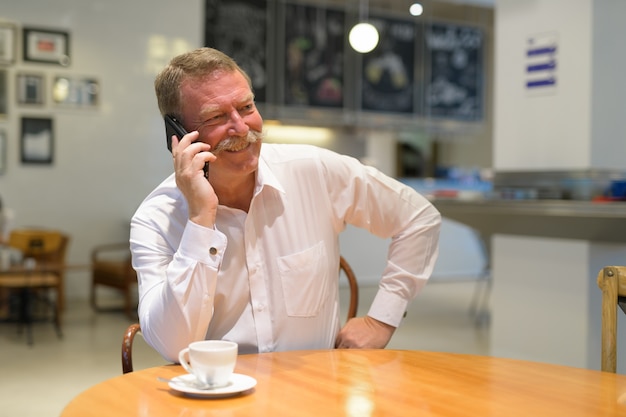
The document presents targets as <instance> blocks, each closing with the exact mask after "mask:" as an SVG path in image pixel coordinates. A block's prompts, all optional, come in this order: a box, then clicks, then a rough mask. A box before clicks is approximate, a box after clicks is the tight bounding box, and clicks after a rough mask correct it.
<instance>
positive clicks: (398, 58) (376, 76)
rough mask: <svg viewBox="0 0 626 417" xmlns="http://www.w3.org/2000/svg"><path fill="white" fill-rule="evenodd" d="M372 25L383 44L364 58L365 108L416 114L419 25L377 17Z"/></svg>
mask: <svg viewBox="0 0 626 417" xmlns="http://www.w3.org/2000/svg"><path fill="white" fill-rule="evenodd" d="M370 23H372V24H373V25H374V26H376V29H378V33H379V34H380V40H379V44H378V46H377V47H376V48H375V49H374V50H373V51H372V52H370V53H368V54H364V55H363V68H362V79H363V81H362V84H361V92H362V96H361V107H362V109H364V110H378V111H390V112H401V113H412V112H413V108H414V103H413V101H414V98H413V97H414V76H413V65H414V62H413V61H414V56H415V31H416V28H415V24H414V23H413V22H410V21H403V20H394V19H385V18H374V17H372V18H371V19H370Z"/></svg>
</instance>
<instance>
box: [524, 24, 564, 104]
mask: <svg viewBox="0 0 626 417" xmlns="http://www.w3.org/2000/svg"><path fill="white" fill-rule="evenodd" d="M557 52H558V48H557V36H556V34H555V33H542V34H538V35H533V36H530V37H529V38H528V41H527V43H526V59H525V61H524V62H525V65H526V69H525V74H526V76H525V80H526V89H527V90H529V91H531V90H541V91H544V92H545V91H548V90H553V89H554V88H555V87H556V84H557V83H556V80H557Z"/></svg>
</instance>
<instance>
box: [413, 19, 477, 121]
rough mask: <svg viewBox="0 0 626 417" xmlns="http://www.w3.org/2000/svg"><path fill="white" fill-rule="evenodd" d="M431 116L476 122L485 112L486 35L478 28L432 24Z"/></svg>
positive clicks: (429, 55)
mask: <svg viewBox="0 0 626 417" xmlns="http://www.w3.org/2000/svg"><path fill="white" fill-rule="evenodd" d="M425 41H426V50H427V58H428V59H429V72H430V74H429V77H428V80H427V85H426V109H427V110H426V112H427V114H428V115H430V116H435V117H446V118H453V119H461V120H469V121H476V120H480V119H481V118H482V113H483V91H482V88H483V83H482V56H483V55H482V47H483V35H482V32H481V31H480V30H479V29H477V28H472V27H466V26H456V25H448V24H432V25H431V26H430V27H429V28H427V30H426V38H425Z"/></svg>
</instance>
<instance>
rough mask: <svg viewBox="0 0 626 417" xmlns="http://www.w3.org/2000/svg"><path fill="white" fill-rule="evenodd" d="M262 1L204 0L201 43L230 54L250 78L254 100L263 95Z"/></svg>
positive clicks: (264, 21) (264, 37) (264, 35)
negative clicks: (202, 41)
mask: <svg viewBox="0 0 626 417" xmlns="http://www.w3.org/2000/svg"><path fill="white" fill-rule="evenodd" d="M267 20H268V18H267V2H266V0H205V32H204V44H205V46H209V47H212V48H216V49H219V50H220V51H222V52H224V53H225V54H227V55H229V56H231V57H232V58H233V59H234V60H235V61H236V62H237V64H239V66H241V68H242V69H243V70H244V71H246V73H247V74H248V75H249V76H250V78H251V79H252V87H253V89H254V94H255V99H256V101H257V102H264V101H266V94H267V66H266V61H267Z"/></svg>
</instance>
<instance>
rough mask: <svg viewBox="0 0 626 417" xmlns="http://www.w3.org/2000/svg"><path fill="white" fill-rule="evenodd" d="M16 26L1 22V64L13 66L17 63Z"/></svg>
mask: <svg viewBox="0 0 626 417" xmlns="http://www.w3.org/2000/svg"><path fill="white" fill-rule="evenodd" d="M15 31H16V29H15V25H14V24H12V23H6V22H0V64H5V65H6V64H12V63H14V62H15V49H16V44H17V42H16V37H15Z"/></svg>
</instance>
